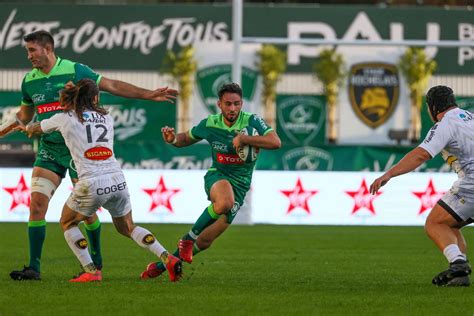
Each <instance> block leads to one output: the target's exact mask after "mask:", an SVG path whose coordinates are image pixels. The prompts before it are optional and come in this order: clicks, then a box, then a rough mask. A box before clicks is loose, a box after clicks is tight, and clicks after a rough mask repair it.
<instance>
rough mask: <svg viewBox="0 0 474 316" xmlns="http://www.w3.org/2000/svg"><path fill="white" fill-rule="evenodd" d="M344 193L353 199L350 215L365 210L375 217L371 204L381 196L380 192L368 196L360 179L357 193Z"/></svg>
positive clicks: (366, 189)
mask: <svg viewBox="0 0 474 316" xmlns="http://www.w3.org/2000/svg"><path fill="white" fill-rule="evenodd" d="M346 193H347V194H349V195H350V196H351V197H352V198H353V199H354V208H353V209H352V213H351V214H355V213H356V212H357V211H359V210H360V209H361V208H366V209H368V210H369V211H370V212H371V213H372V214H374V215H375V209H374V205H373V204H372V202H373V201H374V199H375V198H376V197H377V196H379V195H380V194H382V192H380V191H379V192H377V194H376V195H372V194H370V192H369V189H368V187H367V183H366V182H365V179H364V178H362V183H361V184H360V187H359V189H357V191H346Z"/></svg>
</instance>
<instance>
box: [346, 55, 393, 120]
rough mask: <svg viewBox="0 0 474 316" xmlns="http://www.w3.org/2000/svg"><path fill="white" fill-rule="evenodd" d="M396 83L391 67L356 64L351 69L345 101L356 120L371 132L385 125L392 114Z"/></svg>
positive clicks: (378, 64)
mask: <svg viewBox="0 0 474 316" xmlns="http://www.w3.org/2000/svg"><path fill="white" fill-rule="evenodd" d="M399 92H400V79H399V77H398V69H397V67H396V66H395V65H392V64H386V63H360V64H354V65H353V66H352V67H351V71H350V74H349V99H350V101H351V105H352V108H353V109H354V112H355V114H356V115H357V117H359V119H360V120H361V121H362V122H364V123H365V124H366V125H368V126H369V127H371V128H377V127H379V126H380V125H382V124H383V123H385V122H386V121H387V120H388V118H389V117H390V116H391V115H392V113H393V111H394V110H395V106H396V105H397V103H398V95H399Z"/></svg>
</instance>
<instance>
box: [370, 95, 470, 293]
mask: <svg viewBox="0 0 474 316" xmlns="http://www.w3.org/2000/svg"><path fill="white" fill-rule="evenodd" d="M426 104H427V106H428V112H429V113H430V116H431V119H432V120H433V122H435V124H434V125H433V127H432V128H431V129H430V131H429V132H428V134H427V135H426V138H425V139H424V141H423V142H422V143H421V144H420V145H419V146H418V147H416V148H415V149H413V150H412V151H410V152H409V153H408V154H406V156H405V157H403V158H402V159H401V160H400V161H399V162H398V163H397V164H396V165H395V166H393V167H392V168H391V169H390V170H388V171H387V172H386V173H385V174H384V175H382V176H381V177H379V178H377V179H376V180H375V181H374V182H373V183H372V184H371V185H370V192H371V193H372V194H375V193H376V192H377V191H378V190H379V189H380V187H382V186H383V185H385V184H386V183H387V182H388V181H389V180H390V179H391V178H393V177H396V176H399V175H401V174H404V173H408V172H410V171H413V170H415V169H416V168H418V167H419V166H420V165H421V164H422V163H424V162H425V161H427V160H428V159H431V158H433V157H434V156H436V155H437V154H439V153H441V154H442V156H443V158H444V159H446V160H447V162H448V163H449V164H450V165H451V167H452V168H453V169H454V170H455V171H456V172H457V173H458V177H459V179H458V180H457V181H456V182H455V183H454V184H453V186H452V187H451V189H450V190H449V191H448V192H447V193H446V194H444V196H443V197H442V198H441V199H440V200H439V201H438V203H437V204H436V205H435V206H434V207H433V209H432V210H431V212H430V214H429V215H428V218H427V219H426V223H425V231H426V233H427V235H428V236H429V237H430V238H431V239H432V240H433V242H434V243H435V244H436V246H438V248H439V249H440V250H441V251H442V252H443V254H444V255H445V257H446V259H448V262H449V268H448V269H447V270H445V271H443V272H441V273H439V274H438V275H436V276H435V277H434V278H433V281H432V282H433V284H435V285H437V286H469V285H470V280H469V274H471V266H470V265H469V263H468V261H467V257H466V241H465V239H464V237H463V235H462V233H461V231H460V230H461V228H462V227H464V226H466V225H468V224H470V223H472V222H473V221H474V146H473V145H474V114H473V113H471V112H469V111H465V110H462V109H460V108H458V106H457V105H456V100H455V97H454V94H453V90H452V89H451V88H449V87H446V86H436V87H432V88H431V89H430V90H429V91H428V93H427V94H426Z"/></svg>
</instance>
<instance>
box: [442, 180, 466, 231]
mask: <svg viewBox="0 0 474 316" xmlns="http://www.w3.org/2000/svg"><path fill="white" fill-rule="evenodd" d="M438 204H439V205H441V206H442V207H443V208H444V209H445V210H446V211H447V212H448V213H449V214H451V215H452V216H453V217H454V218H455V219H456V220H457V221H458V222H468V223H472V222H474V179H471V178H461V179H459V180H458V181H456V182H454V184H453V186H452V187H451V189H449V191H448V192H446V193H445V194H444V195H443V197H442V198H441V199H440V200H439V201H438Z"/></svg>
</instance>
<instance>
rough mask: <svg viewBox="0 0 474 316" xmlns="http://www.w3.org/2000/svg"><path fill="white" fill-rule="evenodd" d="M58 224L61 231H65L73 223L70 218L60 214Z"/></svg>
mask: <svg viewBox="0 0 474 316" xmlns="http://www.w3.org/2000/svg"><path fill="white" fill-rule="evenodd" d="M59 225H61V229H62V230H63V231H66V230H68V229H70V228H71V227H72V226H74V225H73V222H72V221H71V220H68V219H66V218H64V217H62V216H61V218H60V219H59Z"/></svg>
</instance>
